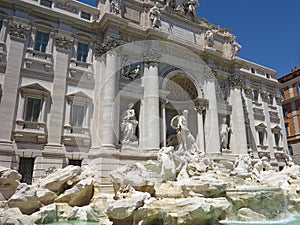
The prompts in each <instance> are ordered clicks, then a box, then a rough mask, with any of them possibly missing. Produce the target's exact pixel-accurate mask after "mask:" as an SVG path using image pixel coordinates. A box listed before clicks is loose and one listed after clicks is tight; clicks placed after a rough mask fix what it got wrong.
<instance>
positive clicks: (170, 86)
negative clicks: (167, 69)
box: [166, 74, 198, 101]
mask: <svg viewBox="0 0 300 225" xmlns="http://www.w3.org/2000/svg"><path fill="white" fill-rule="evenodd" d="M166 91H168V92H169V94H168V96H167V99H168V100H172V101H191V100H195V99H196V98H197V97H198V92H197V89H196V87H195V85H194V83H193V82H192V81H191V80H190V79H188V78H187V77H185V76H184V75H182V74H178V75H175V76H172V77H171V78H170V79H169V80H168V81H167V85H166Z"/></svg>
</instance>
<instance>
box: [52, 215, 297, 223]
mask: <svg viewBox="0 0 300 225" xmlns="http://www.w3.org/2000/svg"><path fill="white" fill-rule="evenodd" d="M222 224H226V225H269V224H272V225H300V217H298V218H294V219H291V220H289V221H276V222H266V223H245V222H224V223H222ZM47 225H99V223H93V222H78V221H68V222H58V223H48V224H47ZM166 225H167V224H166Z"/></svg>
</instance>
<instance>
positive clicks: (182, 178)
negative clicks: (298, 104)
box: [0, 0, 300, 225]
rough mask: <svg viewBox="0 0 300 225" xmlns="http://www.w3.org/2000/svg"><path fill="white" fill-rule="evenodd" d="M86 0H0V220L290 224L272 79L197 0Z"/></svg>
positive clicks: (288, 168) (289, 176) (294, 175)
mask: <svg viewBox="0 0 300 225" xmlns="http://www.w3.org/2000/svg"><path fill="white" fill-rule="evenodd" d="M45 2H46V3H47V4H46V3H45ZM97 2H98V4H99V6H98V8H93V7H89V6H87V5H84V4H81V3H79V2H76V1H65V2H64V1H31V0H18V1H8V0H2V1H0V4H1V10H3V11H0V14H1V17H0V18H1V26H2V29H1V32H0V38H1V42H0V44H1V49H2V48H3V49H6V50H7V53H4V52H3V51H2V50H1V52H0V54H1V55H0V56H1V57H0V60H1V74H0V75H1V79H0V81H1V82H2V81H3V83H1V85H0V87H1V107H0V115H1V116H0V128H1V129H0V140H1V141H0V163H1V164H0V165H1V167H0V224H1V225H33V224H49V225H50V224H51V225H54V224H61V225H63V224H64V225H66V224H81V225H83V224H86V225H88V224H90V225H96V224H97V225H218V224H230V225H233V224H251V223H255V224H278V225H299V224H300V220H299V215H300V166H299V165H295V164H294V163H293V161H292V159H291V158H290V155H289V154H288V151H287V144H286V136H285V133H284V131H283V129H284V122H283V116H282V108H281V98H280V94H279V90H278V87H277V81H276V71H273V70H271V69H269V68H266V67H263V66H260V65H257V64H255V63H252V62H249V61H247V60H244V59H242V58H239V57H238V52H239V51H240V50H241V45H239V44H238V43H237V40H236V37H235V36H234V35H233V34H232V33H231V31H230V30H228V29H224V28H221V27H219V26H215V25H213V24H210V23H209V22H208V21H207V20H206V19H201V18H198V17H197V15H196V11H195V10H196V7H198V6H199V3H198V1H197V0H187V1H183V0H177V1H173V0H168V1H158V2H154V1H150V0H149V1H145V2H144V1H137V0H121V1H117V0H106V1H105V0H98V1H97ZM52 3H53V4H54V5H51V4H52ZM45 4H46V5H45ZM49 6H50V7H49ZM81 10H82V11H81ZM33 11H34V12H33ZM79 12H80V14H79ZM52 15H55V16H54V17H52ZM80 16H81V17H80ZM2 17H3V18H2ZM2 19H3V21H2ZM58 21H59V22H58ZM4 28H5V29H4ZM45 32H48V33H45ZM43 35H44V36H43ZM41 37H46V38H45V39H43V40H44V42H42V41H41V40H40V41H41V42H38V38H41ZM34 40H35V42H34ZM45 40H47V43H46V44H47V46H46V45H45ZM37 43H40V45H38V44H37ZM39 46H41V48H40V49H38V47H39ZM80 46H81V50H80V51H79V50H78V49H79V47H80ZM75 48H77V50H78V51H77V52H76V51H75V50H74V49H75ZM19 50H20V51H19ZM18 51H19V52H18ZM21 52H24V53H26V54H25V55H24V56H23V54H21ZM76 54H77V57H76ZM80 54H81V55H80ZM6 56H7V57H6ZM23 57H24V58H23ZM74 57H75V58H74ZM6 58H7V60H6ZM2 59H5V60H2ZM21 62H24V63H21ZM3 68H4V69H3ZM3 71H4V72H3ZM2 72H3V73H2ZM2 76H3V77H4V78H3V79H2ZM100 84H101V85H102V86H101V85H100ZM2 87H3V95H2ZM99 90H100V94H99V93H98V91H99ZM7 93H8V94H7ZM25 103H26V104H25ZM13 104H15V105H16V107H14V106H13ZM30 104H31V105H30ZM76 104H77V105H76ZM80 104H81V105H80ZM50 105H51V107H50ZM17 106H19V107H17ZM36 106H38V108H35V107H36ZM30 107H32V108H31V110H30V109H29V108H30ZM6 109H11V110H13V111H10V112H9V113H8V111H7V110H6ZM22 110H23V111H22ZM76 110H77V111H76ZM36 112H38V113H36ZM78 149H79V151H77V150H78ZM21 159H23V160H24V159H30V160H31V159H33V160H31V161H30V160H29V161H30V162H32V164H31V166H32V168H33V170H32V171H31V173H30V174H29V175H30V176H29V178H30V179H28V180H27V181H29V182H27V183H25V182H22V181H24V179H23V178H22V175H23V176H24V175H26V173H23V174H22V175H21V172H20V171H21V170H20V167H21V166H19V165H21V163H20V162H19V161H21ZM74 159H75V161H76V160H77V161H76V162H79V161H80V163H81V162H82V165H81V166H76V165H68V164H70V161H71V160H73V162H74ZM4 166H5V167H4ZM11 168H14V169H11ZM18 168H19V170H18ZM18 171H19V172H20V173H19V172H18ZM27 175H28V173H27ZM26 178H28V177H26ZM22 179H23V180H22ZM31 180H32V184H31ZM28 183H30V184H28ZM297 216H298V217H297Z"/></svg>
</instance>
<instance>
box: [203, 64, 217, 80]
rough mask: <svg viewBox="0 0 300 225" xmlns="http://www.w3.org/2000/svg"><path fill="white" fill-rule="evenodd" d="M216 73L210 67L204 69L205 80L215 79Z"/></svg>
mask: <svg viewBox="0 0 300 225" xmlns="http://www.w3.org/2000/svg"><path fill="white" fill-rule="evenodd" d="M216 74H217V72H216V71H215V70H213V69H212V68H210V67H208V68H206V70H205V77H206V80H207V81H216Z"/></svg>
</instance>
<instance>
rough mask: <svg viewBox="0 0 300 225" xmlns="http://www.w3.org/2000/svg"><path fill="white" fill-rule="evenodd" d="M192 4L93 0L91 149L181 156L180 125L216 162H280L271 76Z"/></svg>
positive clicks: (281, 137)
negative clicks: (95, 69)
mask: <svg viewBox="0 0 300 225" xmlns="http://www.w3.org/2000/svg"><path fill="white" fill-rule="evenodd" d="M112 3H113V4H112ZM136 3H137V2H136ZM109 6H112V8H111V7H109ZM198 6H199V4H198V2H197V1H166V2H160V1H158V2H152V1H151V2H149V4H148V5H145V4H138V3H137V4H135V5H132V4H131V3H130V2H127V1H120V2H119V1H113V0H112V1H103V2H102V1H100V2H99V9H100V15H99V19H98V22H99V24H100V23H101V22H102V24H101V26H104V25H103V23H104V24H106V27H107V29H106V32H105V34H104V35H103V42H102V44H101V45H100V47H99V48H98V49H96V50H97V51H96V55H99V57H97V59H98V60H100V65H101V68H100V67H99V73H98V74H97V76H99V77H100V78H101V79H100V80H101V85H98V87H96V90H97V91H99V94H98V95H97V96H99V99H98V100H97V102H98V106H99V107H96V108H97V109H98V110H96V111H95V114H98V115H99V116H98V118H99V121H96V123H95V124H96V129H95V130H96V131H97V133H98V136H97V137H99V138H97V139H96V141H94V143H93V145H94V146H100V149H101V150H104V151H106V150H107V151H109V149H114V150H117V152H118V151H120V152H122V154H123V155H122V154H121V155H122V156H120V154H119V153H116V154H115V156H116V158H118V157H119V156H120V157H121V158H126V159H128V158H130V157H133V156H134V157H137V154H138V155H139V156H142V155H145V157H144V158H145V159H148V158H149V157H148V155H147V154H148V153H149V152H154V153H155V152H157V150H158V149H160V148H161V147H164V146H175V149H178V148H179V149H180V148H183V149H184V148H185V147H184V146H183V144H182V142H180V140H179V139H180V138H185V137H180V135H179V133H180V130H179V129H178V126H177V125H178V123H180V121H181V119H182V118H185V119H184V121H185V123H186V124H187V127H188V130H187V131H186V132H187V133H186V137H189V138H188V139H189V145H190V146H193V148H197V149H198V150H199V151H201V152H204V153H207V154H210V155H214V156H216V157H219V158H220V159H222V158H224V156H226V157H232V159H234V158H235V157H236V155H238V154H247V153H251V155H253V157H256V158H260V157H263V156H266V157H268V158H269V159H270V161H271V163H272V165H273V166H274V167H278V165H279V166H283V165H285V163H286V159H287V157H286V155H287V154H286V149H287V146H286V142H285V140H286V137H285V133H284V132H282V130H283V127H284V123H283V120H282V112H281V103H280V95H279V91H278V88H277V81H276V71H274V70H272V69H269V68H267V67H263V66H261V65H258V64H255V63H252V62H249V61H247V60H244V59H241V58H240V57H238V53H239V51H240V50H241V45H240V44H239V43H238V42H237V39H236V36H234V35H233V34H232V33H231V31H230V30H228V29H224V28H221V27H219V26H215V25H213V24H211V23H209V22H208V21H207V20H206V19H201V18H199V17H197V16H196V14H195V9H196V8H197V7H198ZM115 7H117V10H116V8H115ZM129 28H130V29H129ZM180 116H182V117H180ZM96 117H97V116H96ZM181 122H182V121H181ZM181 134H182V132H181ZM186 144H187V142H186V141H185V144H184V145H186ZM91 149H93V148H91ZM95 149H97V148H95ZM126 152H130V153H128V154H127V155H126ZM137 152H138V153H137ZM109 154H113V153H112V152H111V151H109ZM124 154H125V155H126V156H125V155H124ZM153 157H154V158H155V157H156V155H155V154H153ZM119 159H120V158H119Z"/></svg>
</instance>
